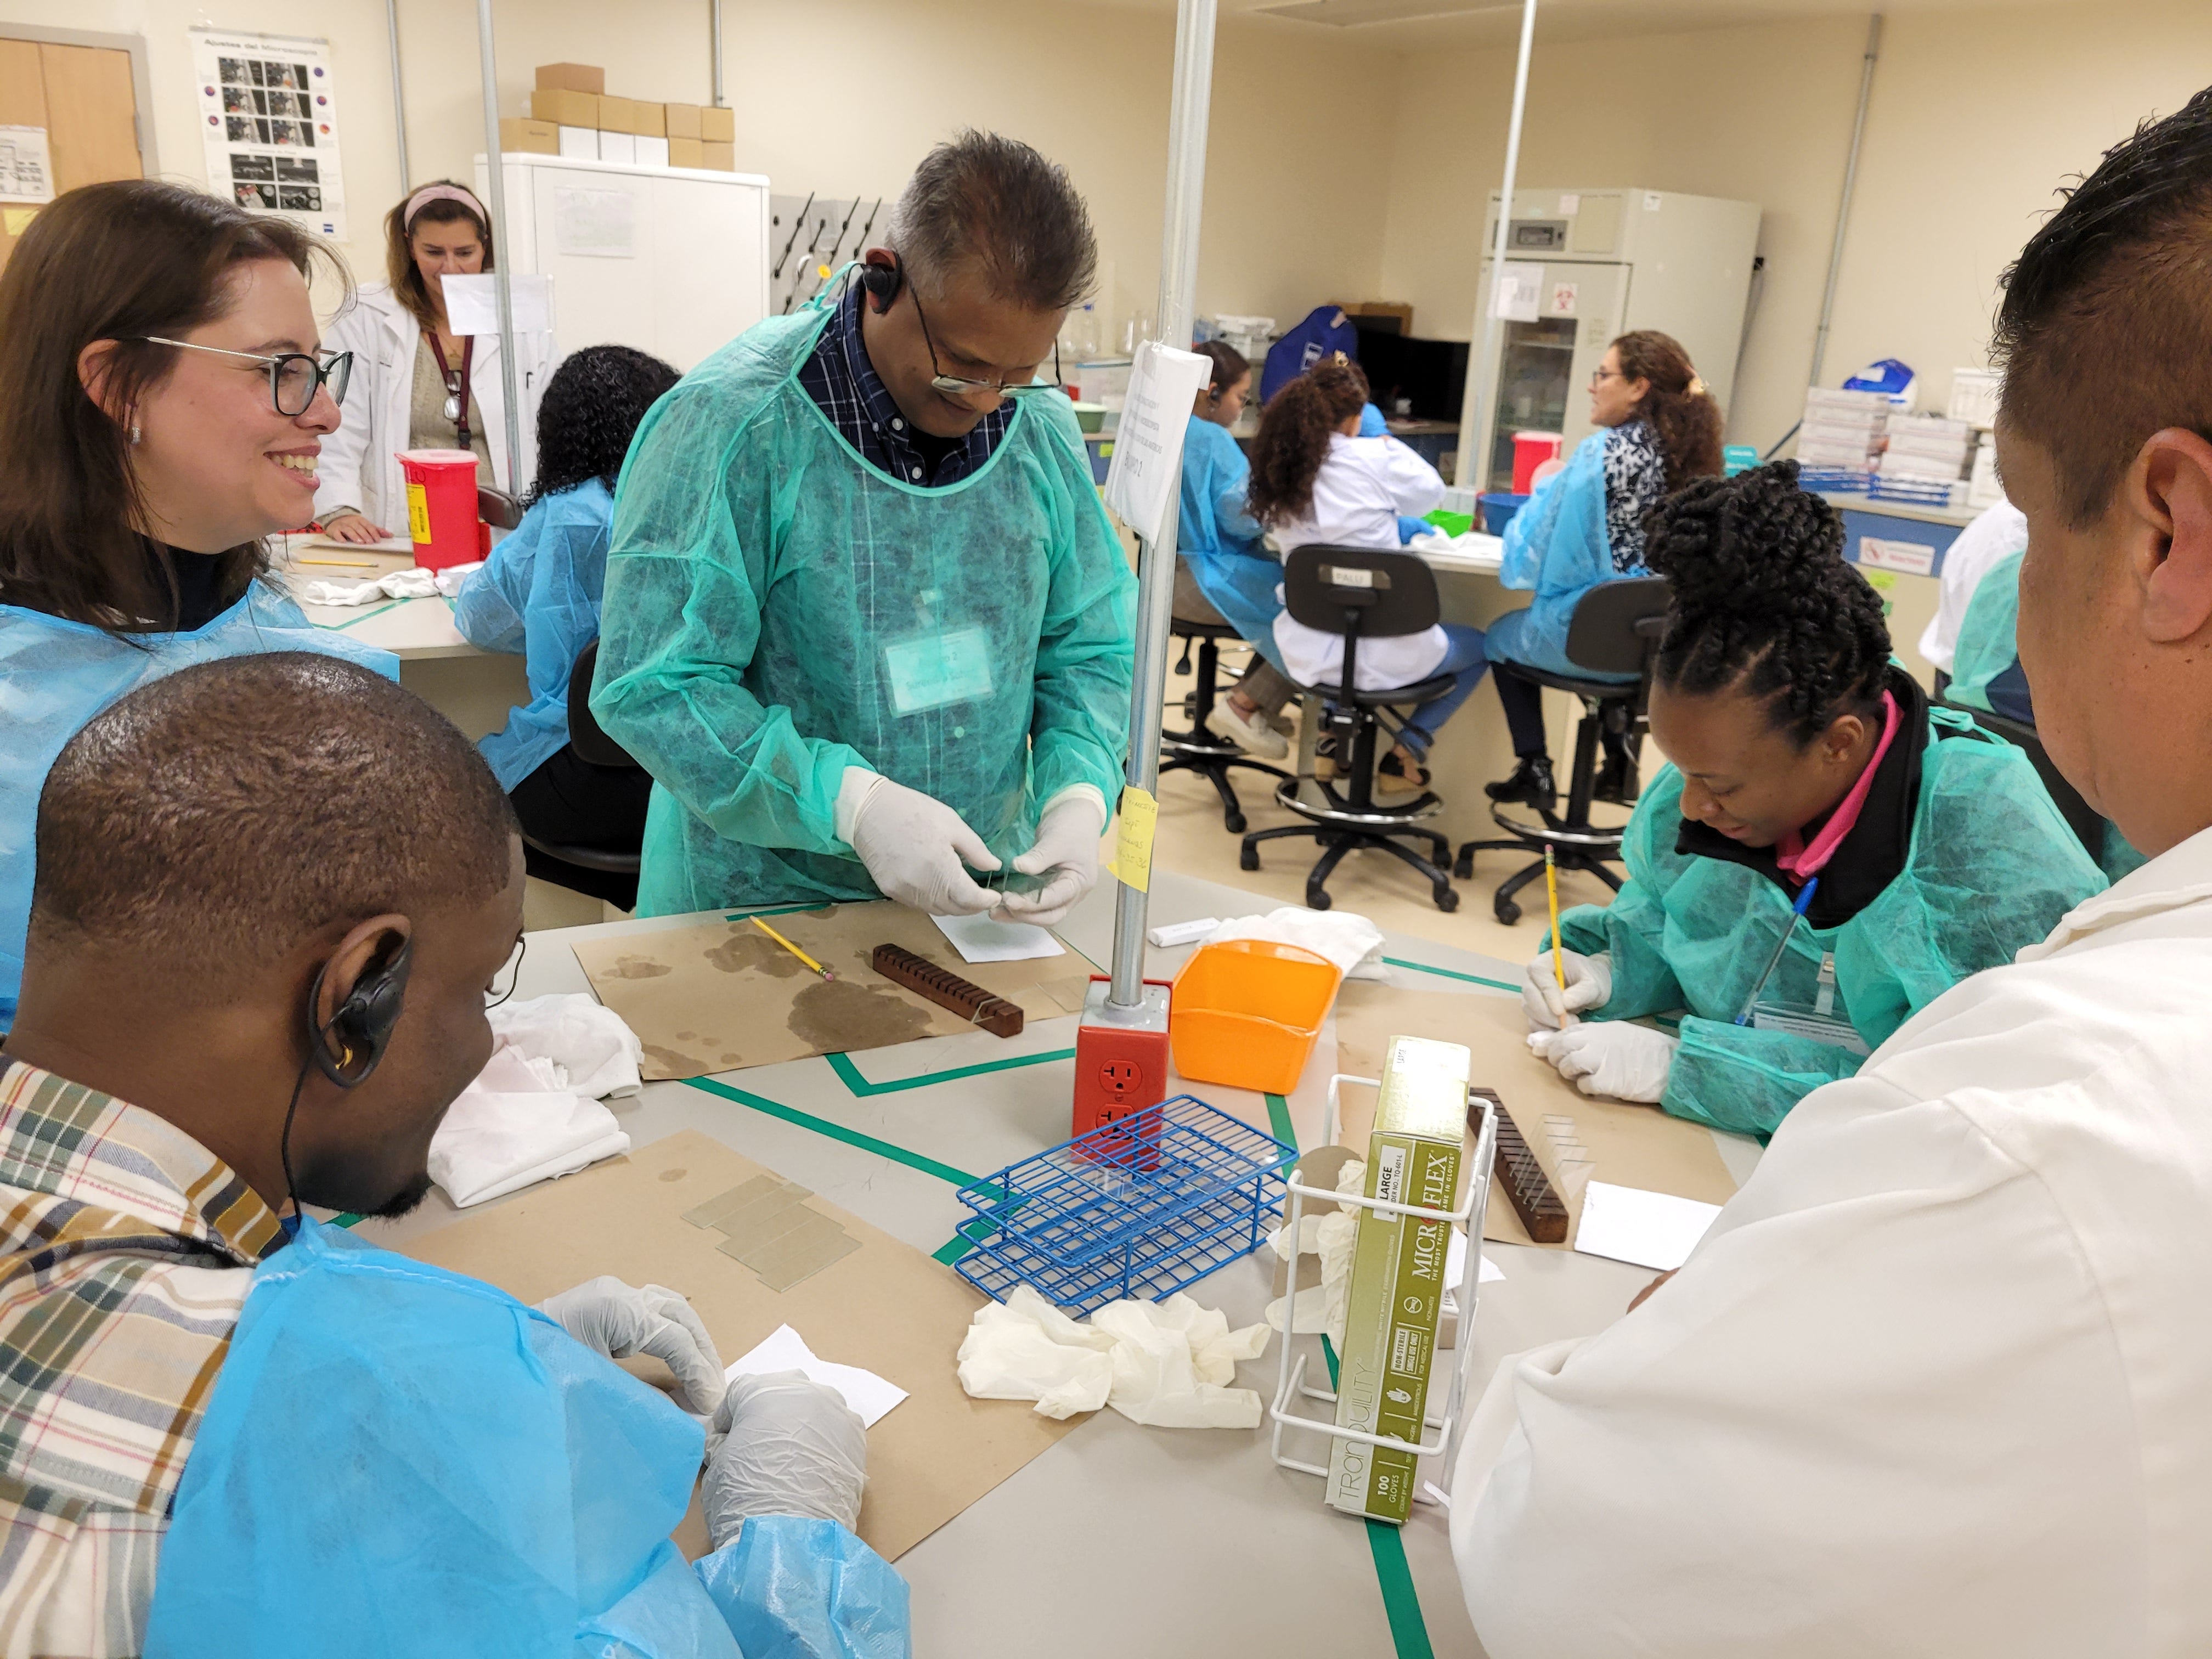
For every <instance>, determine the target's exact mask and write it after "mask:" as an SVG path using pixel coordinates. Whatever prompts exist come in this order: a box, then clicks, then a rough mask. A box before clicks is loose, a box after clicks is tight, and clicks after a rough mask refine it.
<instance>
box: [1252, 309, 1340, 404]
mask: <svg viewBox="0 0 2212 1659" xmlns="http://www.w3.org/2000/svg"><path fill="white" fill-rule="evenodd" d="M1332 351H1341V352H1342V353H1343V354H1344V355H1345V356H1347V357H1349V358H1351V359H1352V362H1355V363H1356V362H1358V361H1359V331H1358V329H1356V328H1354V327H1353V326H1352V319H1350V318H1349V317H1347V316H1346V315H1345V314H1344V310H1343V307H1340V306H1320V307H1316V308H1315V309H1314V310H1312V311H1310V312H1308V313H1306V319H1305V320H1304V322H1302V323H1300V324H1299V325H1297V327H1295V328H1293V329H1291V331H1290V332H1288V333H1287V334H1285V335H1284V336H1283V337H1282V338H1281V339H1279V340H1278V341H1276V342H1275V343H1274V344H1273V345H1271V346H1269V347H1268V348H1267V367H1266V368H1263V369H1262V370H1261V373H1260V402H1261V404H1263V405H1264V404H1267V402H1268V401H1269V400H1271V399H1272V398H1273V397H1274V395H1275V394H1276V393H1277V392H1280V391H1281V390H1282V389H1283V388H1284V387H1285V386H1288V385H1289V384H1290V383H1291V381H1292V380H1297V378H1298V376H1299V375H1301V374H1304V373H1305V372H1306V371H1307V370H1308V369H1310V368H1312V367H1313V366H1314V365H1315V364H1316V363H1317V362H1320V361H1321V360H1322V358H1324V357H1326V356H1328V354H1329V353H1330V352H1332Z"/></svg>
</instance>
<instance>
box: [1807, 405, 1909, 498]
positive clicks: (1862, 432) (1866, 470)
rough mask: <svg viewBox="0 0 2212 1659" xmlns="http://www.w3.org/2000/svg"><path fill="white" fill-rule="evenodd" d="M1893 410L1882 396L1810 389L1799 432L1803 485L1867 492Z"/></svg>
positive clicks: (1810, 487)
mask: <svg viewBox="0 0 2212 1659" xmlns="http://www.w3.org/2000/svg"><path fill="white" fill-rule="evenodd" d="M1889 409H1890V405H1889V399H1888V398H1885V397H1883V396H1882V395H1881V393H1880V392H1831V391H1829V390H1828V389H1827V388H1826V386H1809V387H1808V388H1807V389H1806V392H1805V419H1804V422H1803V424H1802V425H1801V426H1800V427H1799V428H1797V475H1798V477H1797V481H1798V482H1799V483H1801V484H1802V485H1803V486H1804V487H1805V488H1806V489H1824V490H1829V491H1838V490H1845V491H1851V492H1854V493H1856V492H1860V491H1863V490H1864V489H1866V488H1867V487H1868V485H1869V483H1872V482H1873V479H1874V473H1875V467H1876V465H1879V461H1880V457H1881V443H1882V437H1883V435H1884V432H1885V430H1886V429H1887V426H1888V422H1889Z"/></svg>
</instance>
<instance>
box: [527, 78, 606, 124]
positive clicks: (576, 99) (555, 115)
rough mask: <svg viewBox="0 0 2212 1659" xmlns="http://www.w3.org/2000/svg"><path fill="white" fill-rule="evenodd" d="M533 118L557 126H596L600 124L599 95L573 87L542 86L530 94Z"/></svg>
mask: <svg viewBox="0 0 2212 1659" xmlns="http://www.w3.org/2000/svg"><path fill="white" fill-rule="evenodd" d="M530 114H531V118H532V120H538V121H550V122H552V123H553V125H555V126H556V127H596V126H598V125H599V94H597V93H596V92H578V91H576V90H575V89H574V88H572V87H540V88H538V89H537V90H536V91H535V92H532V94H530Z"/></svg>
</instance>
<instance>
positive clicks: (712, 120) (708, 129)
mask: <svg viewBox="0 0 2212 1659" xmlns="http://www.w3.org/2000/svg"><path fill="white" fill-rule="evenodd" d="M699 136H700V137H702V138H703V139H705V140H706V141H707V142H708V143H710V144H734V143H737V142H738V112H737V111H735V110H733V109H715V108H714V107H712V106H705V107H702V109H701V110H700V112H699Z"/></svg>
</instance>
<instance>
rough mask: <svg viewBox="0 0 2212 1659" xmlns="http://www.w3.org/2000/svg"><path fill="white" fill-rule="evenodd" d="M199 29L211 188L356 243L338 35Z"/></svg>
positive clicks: (195, 35)
mask: <svg viewBox="0 0 2212 1659" xmlns="http://www.w3.org/2000/svg"><path fill="white" fill-rule="evenodd" d="M191 40H192V72H193V74H194V75H195V76H197V78H198V97H199V106H200V119H201V125H200V137H201V139H202V142H203V143H204V144H205V146H206V150H207V171H208V187H209V188H210V190H212V191H215V192H216V194H217V195H218V196H224V197H229V198H230V199H232V200H234V201H235V202H236V203H237V204H239V205H240V207H246V208H252V209H253V210H256V211H257V212H262V213H275V214H281V215H282V216H283V217H285V218H287V219H289V220H291V221H292V222H294V223H295V224H297V225H298V226H299V227H300V228H301V229H303V230H310V231H313V232H314V233H315V234H317V235H319V236H327V237H329V238H331V240H334V241H341V242H342V241H344V240H347V237H346V219H345V178H344V175H343V173H342V172H341V171H340V169H339V163H338V118H337V94H336V92H335V90H334V89H333V87H332V85H331V82H332V81H333V79H334V77H333V76H332V75H331V44H330V42H329V41H327V40H302V39H301V38H299V37H297V36H294V35H285V34H240V33H231V32H228V31H224V30H216V29H193V30H192V31H191Z"/></svg>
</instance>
